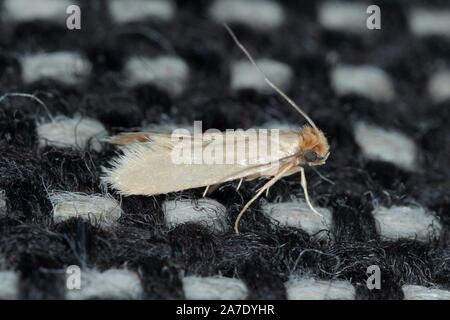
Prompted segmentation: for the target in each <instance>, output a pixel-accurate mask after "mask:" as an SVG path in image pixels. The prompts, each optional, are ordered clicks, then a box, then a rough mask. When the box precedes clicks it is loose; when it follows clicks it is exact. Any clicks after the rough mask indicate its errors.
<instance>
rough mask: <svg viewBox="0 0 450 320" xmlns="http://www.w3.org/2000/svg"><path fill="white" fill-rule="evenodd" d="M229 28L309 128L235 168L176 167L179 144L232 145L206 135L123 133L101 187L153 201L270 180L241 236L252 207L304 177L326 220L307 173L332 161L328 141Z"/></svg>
mask: <svg viewBox="0 0 450 320" xmlns="http://www.w3.org/2000/svg"><path fill="white" fill-rule="evenodd" d="M224 26H225V28H226V30H227V31H228V33H229V34H230V36H231V37H232V39H233V40H234V42H235V43H236V45H237V46H238V47H239V48H240V49H241V50H242V52H243V53H244V54H245V55H246V57H247V58H248V59H249V61H250V62H251V63H252V64H253V65H254V66H255V68H256V69H257V70H258V72H259V73H260V74H261V76H262V78H263V79H264V80H265V82H266V83H267V84H268V85H269V86H270V87H271V88H273V89H274V90H275V91H276V92H277V93H278V94H279V95H280V96H281V97H282V98H283V99H284V100H286V101H287V102H288V104H289V105H290V106H292V107H293V108H294V109H295V110H297V111H298V112H299V113H300V114H301V115H302V116H303V117H304V118H305V119H306V121H307V122H308V124H307V125H304V126H303V127H301V128H300V130H299V131H298V132H295V131H288V132H281V133H280V134H279V136H278V145H277V147H278V149H277V152H271V153H270V154H269V155H268V156H265V157H258V155H256V154H253V153H252V152H251V151H247V152H246V153H245V156H244V157H243V158H242V159H240V161H238V162H236V163H232V164H214V163H213V164H205V163H203V164H192V163H190V164H186V163H174V161H173V158H172V151H173V150H174V148H175V146H176V145H177V143H178V144H179V143H182V144H183V143H191V144H194V145H195V146H196V147H198V148H200V150H206V148H211V147H220V146H223V145H224V144H225V145H226V144H227V143H229V142H227V141H228V140H225V141H224V140H223V139H215V138H214V136H212V135H208V134H206V133H205V134H204V138H206V139H204V140H201V141H200V142H198V141H196V140H195V137H194V136H192V135H176V134H164V133H158V132H131V133H121V134H118V135H116V136H113V137H110V138H108V140H107V141H108V142H109V143H112V144H115V145H120V146H123V154H122V155H120V156H118V157H117V158H115V159H114V160H112V162H111V163H110V164H111V166H110V167H109V168H104V175H103V176H102V181H103V182H104V183H106V184H107V185H109V186H110V187H112V188H114V189H116V190H117V191H118V192H119V193H120V194H121V195H124V196H129V195H145V196H152V195H157V194H166V193H170V192H177V191H182V190H186V189H192V188H199V187H205V188H206V189H205V192H204V194H203V195H204V196H205V195H206V193H207V192H208V190H209V189H210V187H212V186H217V185H220V184H223V183H225V182H229V181H233V180H239V184H238V186H237V189H239V187H240V186H241V184H242V182H243V181H251V180H255V179H259V178H265V179H269V180H268V181H267V182H266V183H265V184H264V185H263V186H262V187H261V188H260V189H259V190H258V191H257V192H256V193H255V195H254V196H253V197H252V198H251V199H250V200H249V201H248V202H247V203H246V204H245V206H244V207H243V208H242V209H241V211H240V212H239V214H238V216H237V219H236V221H235V224H234V230H235V232H236V233H239V222H240V219H241V217H242V215H243V214H244V213H245V212H246V211H247V209H248V208H249V207H250V205H251V204H252V203H253V202H255V201H256V200H257V199H258V198H259V197H260V196H261V195H262V194H263V193H264V192H268V191H269V189H270V187H272V186H273V185H274V184H275V183H276V182H277V181H278V180H280V179H282V178H283V177H286V176H289V175H292V174H295V173H298V172H300V178H301V181H300V184H301V186H302V188H303V191H304V194H305V200H306V202H307V204H308V205H309V207H310V208H311V210H312V211H313V212H314V213H316V214H318V215H321V214H320V213H319V212H317V210H316V209H315V208H314V207H313V205H312V204H311V201H310V199H309V195H308V189H307V181H306V176H305V170H304V167H305V166H319V165H323V164H325V162H326V160H327V158H328V157H329V155H330V147H329V144H328V141H327V138H326V137H325V135H324V133H323V132H322V131H321V130H320V129H319V128H318V127H317V126H316V125H315V123H314V122H313V121H312V120H311V119H310V117H309V116H308V115H307V114H306V113H305V112H304V111H303V110H302V109H301V108H300V107H299V106H297V104H295V102H294V101H292V100H291V99H290V98H289V97H288V96H287V95H286V94H285V93H284V92H283V91H281V90H280V89H279V88H278V87H277V86H276V85H275V84H273V83H272V82H271V81H270V79H268V78H267V77H266V75H265V74H264V73H263V71H262V70H261V69H260V68H259V66H258V65H257V64H256V62H255V61H254V59H253V57H252V56H251V55H250V53H249V52H248V51H247V50H246V48H245V47H244V46H243V45H242V44H241V43H240V41H239V40H238V39H237V37H236V35H235V34H234V33H233V31H232V30H231V29H230V28H229V27H228V25H224ZM232 138H235V139H232V142H231V143H232V144H233V147H234V148H235V149H236V150H240V149H243V150H245V145H246V143H247V141H246V139H243V138H242V137H241V136H237V135H236V136H234V137H233V136H232ZM180 141H182V142H180ZM205 141H206V142H205ZM218 144H220V146H219V145H218ZM274 164H276V165H274Z"/></svg>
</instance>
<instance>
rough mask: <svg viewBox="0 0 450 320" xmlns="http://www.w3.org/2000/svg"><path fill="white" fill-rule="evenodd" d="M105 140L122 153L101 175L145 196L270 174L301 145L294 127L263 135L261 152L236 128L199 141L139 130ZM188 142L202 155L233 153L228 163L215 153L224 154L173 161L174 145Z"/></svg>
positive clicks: (130, 192)
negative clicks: (265, 145)
mask: <svg viewBox="0 0 450 320" xmlns="http://www.w3.org/2000/svg"><path fill="white" fill-rule="evenodd" d="M228 135H229V136H228ZM257 135H258V138H259V137H260V136H259V135H260V133H259V132H257ZM269 137H270V136H269ZM227 139H229V140H227ZM230 140H232V142H230ZM109 141H110V142H111V143H115V144H119V145H124V148H123V155H121V156H119V157H118V158H116V159H114V160H113V161H112V163H111V165H112V167H111V168H108V169H105V170H104V172H105V175H104V176H103V177H102V180H103V181H104V182H106V183H107V184H108V185H110V186H111V187H113V188H114V189H117V190H118V191H119V192H120V193H121V194H123V195H147V196H149V195H156V194H164V193H169V192H175V191H181V190H186V189H191V188H198V187H205V186H209V185H214V184H218V183H223V182H227V181H231V180H235V179H240V178H247V177H248V178H249V179H254V178H256V177H260V176H273V175H275V174H276V173H277V172H278V170H279V166H281V165H283V163H284V162H286V161H290V160H291V159H292V157H294V156H296V154H297V153H298V151H299V149H298V146H299V135H298V133H295V132H280V133H279V137H277V138H276V139H275V138H273V137H270V138H268V139H267V138H266V143H268V144H269V146H268V147H269V149H270V150H269V151H270V152H267V153H266V154H264V155H261V153H259V152H254V150H253V149H251V148H250V147H249V142H248V139H247V138H246V137H245V135H242V134H239V133H235V132H234V133H227V138H225V137H223V138H218V136H217V135H215V134H210V135H208V134H204V135H203V140H200V141H199V140H196V139H195V138H194V137H193V136H183V135H179V136H176V135H175V136H174V135H171V134H161V133H151V132H141V133H130V134H121V135H118V136H116V137H112V138H110V139H109ZM258 141H259V139H258ZM261 141H264V139H261ZM188 144H190V146H192V147H198V149H197V150H201V153H202V154H203V155H205V154H211V153H208V152H214V150H223V157H225V154H228V155H229V151H230V149H229V148H230V146H232V147H233V150H234V154H235V158H234V159H233V163H232V164H226V163H227V162H226V159H225V158H220V157H216V158H215V159H222V160H223V161H222V164H217V163H210V164H208V163H205V162H207V161H202V162H201V163H199V164H196V163H193V164H190V163H175V162H174V161H173V152H175V151H176V150H175V149H176V148H180V147H187V146H188ZM275 144H276V145H275ZM238 155H241V156H239V157H238ZM292 173H293V172H292Z"/></svg>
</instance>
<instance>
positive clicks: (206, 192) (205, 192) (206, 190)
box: [202, 186, 209, 198]
mask: <svg viewBox="0 0 450 320" xmlns="http://www.w3.org/2000/svg"><path fill="white" fill-rule="evenodd" d="M208 190H209V186H206V188H205V191H203V195H202V197H203V198H204V197H206V195H207V194H208Z"/></svg>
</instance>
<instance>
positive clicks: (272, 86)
mask: <svg viewBox="0 0 450 320" xmlns="http://www.w3.org/2000/svg"><path fill="white" fill-rule="evenodd" d="M223 26H224V27H225V29H227V31H228V33H229V34H230V36H231V38H233V40H234V42H235V43H236V45H237V46H238V47H239V49H241V50H242V52H244V54H245V55H246V56H247V58H248V60H250V62H251V64H252V65H253V66H254V67H255V68H256V70H258V72H259V73H260V74H261V76H262V77H263V79H264V81H265V82H266V83H267V84H268V85H269V86H270V87H271V88H272V89H273V90H275V91H276V92H277V93H278V94H279V95H280V96H281V97H282V98H283V99H284V100H286V101H287V103H289V105H290V106H291V107H293V108H294V109H295V110H297V112H299V113H300V114H301V115H302V116H303V117H304V118H305V119H306V121H308V123H309V124H310V125H311V126H312V127H313V128H314V129H317V130H318V128H317V126H316V124H315V123H314V121H312V119H311V118H310V117H309V116H308V115H307V114H306V112H305V111H303V110H302V109H301V108H300V107H299V106H298V105H297V104H296V103H295V102H294V101H292V99H291V98H289V97H288V96H287V95H286V94H285V93H284V92H283V91H282V90H281V89H280V88H278V87H277V86H276V85H275V84H274V83H273V82H272V81H270V79H269V78H267V76H266V75H265V73H264V72H263V71H262V70H261V68H260V67H259V66H258V64H257V63H256V62H255V60H254V59H253V57H252V55H251V54H250V53H249V52H248V51H247V49H246V48H245V47H244V45H243V44H242V43H241V42H240V41H239V40H238V38H237V37H236V35H235V34H234V32H233V30H231V28H230V27H229V26H228V24H226V23H224V24H223Z"/></svg>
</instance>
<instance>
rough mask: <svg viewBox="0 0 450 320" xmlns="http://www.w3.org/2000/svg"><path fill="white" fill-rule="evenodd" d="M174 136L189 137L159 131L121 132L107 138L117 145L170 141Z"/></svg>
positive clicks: (107, 140)
mask: <svg viewBox="0 0 450 320" xmlns="http://www.w3.org/2000/svg"><path fill="white" fill-rule="evenodd" d="M172 137H188V136H186V135H180V134H166V133H159V132H151V131H147V132H123V133H119V134H117V135H115V136H112V137H108V138H106V140H105V141H106V142H108V143H111V144H115V145H122V146H124V145H128V144H132V143H139V142H149V141H155V142H158V141H159V143H161V142H163V141H165V142H169V141H170V140H171V139H172Z"/></svg>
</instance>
